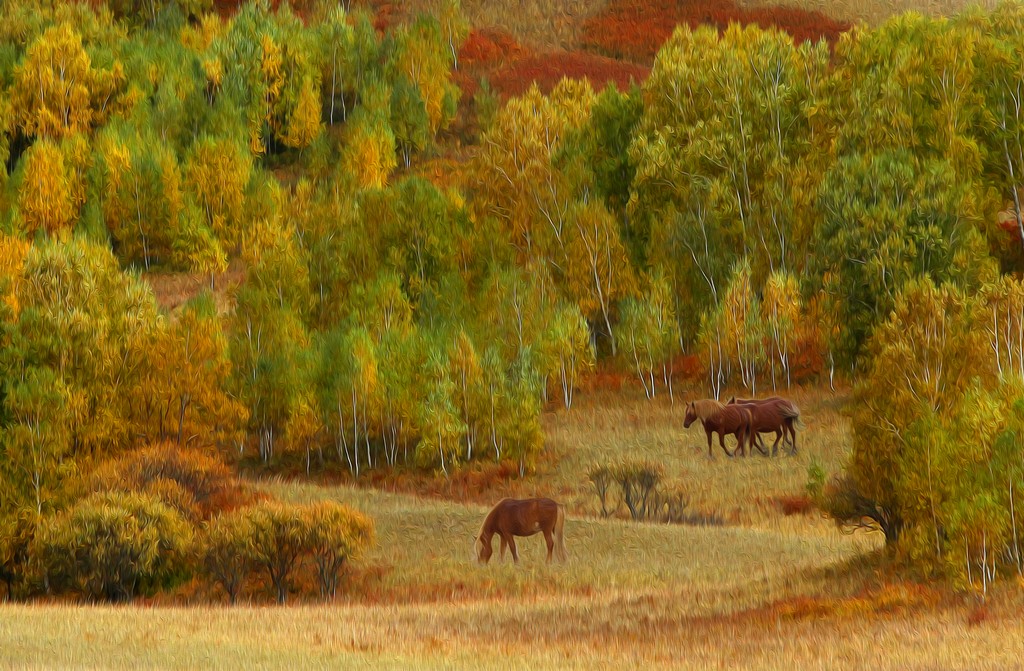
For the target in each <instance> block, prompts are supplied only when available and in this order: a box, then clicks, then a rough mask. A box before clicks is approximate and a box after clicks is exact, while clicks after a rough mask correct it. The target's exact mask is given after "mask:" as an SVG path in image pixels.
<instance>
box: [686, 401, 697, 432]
mask: <svg viewBox="0 0 1024 671" xmlns="http://www.w3.org/2000/svg"><path fill="white" fill-rule="evenodd" d="M696 419H697V411H696V410H695V409H694V407H693V401H690V402H689V403H687V404H686V417H685V418H683V428H684V429H689V428H690V425H691V424H693V422H694V420H696Z"/></svg>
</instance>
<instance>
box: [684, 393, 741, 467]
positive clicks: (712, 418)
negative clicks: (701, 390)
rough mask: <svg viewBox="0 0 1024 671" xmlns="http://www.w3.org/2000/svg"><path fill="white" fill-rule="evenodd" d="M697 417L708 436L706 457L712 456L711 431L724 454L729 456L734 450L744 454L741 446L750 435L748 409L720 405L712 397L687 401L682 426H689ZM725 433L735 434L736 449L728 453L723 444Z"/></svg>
mask: <svg viewBox="0 0 1024 671" xmlns="http://www.w3.org/2000/svg"><path fill="white" fill-rule="evenodd" d="M698 419H699V420H700V423H701V424H702V425H703V426H704V433H706V434H707V437H708V458H713V455H712V454H711V434H713V433H717V434H718V443H719V444H720V445H721V446H722V451H723V452H725V454H726V456H728V457H731V456H733V454H735V453H736V452H742V453H743V454H746V450H745V449H744V447H743V446H744V442H745V441H746V440H747V439H748V438H749V437H750V425H751V416H750V410H748V409H746V408H743V407H741V406H737V405H731V406H730V405H722V404H721V403H719V402H718V401H716V400H714V399H703V400H700V401H691V402H690V403H687V404H686V417H685V419H683V428H685V429H688V428H690V425H691V424H693V422H694V421H696V420H698ZM727 433H731V434H733V435H734V436H736V441H737V444H736V450H735V451H734V452H733V453H730V452H729V449H728V448H727V447H726V446H725V434H727Z"/></svg>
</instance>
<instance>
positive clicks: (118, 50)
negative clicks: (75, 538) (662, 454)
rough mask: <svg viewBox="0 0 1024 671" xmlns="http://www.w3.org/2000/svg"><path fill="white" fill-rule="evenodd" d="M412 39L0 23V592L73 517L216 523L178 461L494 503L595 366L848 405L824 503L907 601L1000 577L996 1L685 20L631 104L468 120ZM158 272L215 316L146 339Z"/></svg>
mask: <svg viewBox="0 0 1024 671" xmlns="http://www.w3.org/2000/svg"><path fill="white" fill-rule="evenodd" d="M345 4H346V5H347V3H345ZM435 5H436V6H435V7H434V11H433V12H432V13H429V14H423V15H420V16H418V17H414V18H411V19H409V20H407V21H400V22H396V23H394V24H392V25H388V26H385V27H381V26H379V25H378V24H376V23H375V17H374V16H373V15H371V14H370V13H368V12H367V11H365V10H364V9H360V7H359V6H358V5H357V6H354V7H343V6H342V5H340V4H339V3H336V2H327V1H324V2H316V1H315V0H309V1H305V2H298V3H296V4H295V5H294V6H292V7H289V6H288V5H287V4H285V3H282V4H281V5H280V6H277V5H276V4H275V5H274V6H271V5H270V4H268V3H267V2H266V1H265V0H264V1H262V2H250V3H247V4H244V5H243V6H241V7H239V8H238V9H237V11H234V12H230V13H225V14H221V13H217V12H215V11H213V8H212V7H211V6H210V3H209V2H204V0H148V1H147V2H131V1H127V0H108V1H107V2H91V3H64V2H56V1H53V2H51V1H48V0H17V1H12V2H7V3H4V5H3V8H2V9H0V89H2V95H0V294H2V296H3V300H2V301H0V375H2V378H0V379H2V386H0V424H2V425H3V440H2V444H0V529H3V530H5V531H4V533H3V534H2V537H0V560H2V565H3V576H2V577H4V578H5V579H6V580H7V581H8V584H10V583H12V582H18V581H21V582H22V583H23V584H22V585H21V587H20V588H19V589H21V590H23V593H28V592H32V591H33V590H39V589H42V588H41V587H40V585H43V584H45V588H46V589H48V590H49V589H51V587H54V585H50V584H49V583H47V581H46V580H45V576H47V575H49V576H55V575H58V574H61V575H65V576H66V575H70V574H72V573H73V572H74V571H73V570H72V569H71V568H68V567H66V566H64V564H62V562H65V561H67V560H66V559H65V555H66V554H67V553H66V552H65V550H64V549H66V548H67V544H68V543H69V542H71V541H69V540H68V537H67V535H68V534H71V533H74V532H75V530H82V529H88V528H89V524H88V523H87V522H85V521H83V520H94V521H95V522H96V523H97V524H99V523H101V522H102V523H107V522H109V521H110V520H109V519H108V518H109V517H110V516H114V517H117V516H118V515H120V517H118V520H120V521H119V522H118V523H119V524H120V523H125V524H127V523H128V521H130V520H132V519H135V520H137V519H138V518H139V516H140V515H141V516H148V518H147V519H149V518H151V519H153V520H157V521H156V522H154V523H153V525H152V526H153V528H157V529H166V530H167V531H166V534H164V532H159V533H157V535H158V536H160V537H161V538H164V537H165V536H166V537H175V538H178V537H181V536H182V534H184V532H179V531H175V530H174V529H175V528H177V527H185V526H189V525H190V524H191V526H193V527H194V528H196V529H200V528H202V529H206V528H207V527H203V526H202V525H200V522H202V521H203V520H211V519H221V518H215V515H216V513H217V512H218V511H219V510H222V509H223V510H229V509H235V508H237V509H239V510H246V508H238V506H240V505H241V502H242V499H243V498H244V496H243V494H240V493H236V494H230V495H229V494H227V493H225V492H229V491H233V490H232V489H231V488H232V487H234V486H235V485H228V484H224V483H225V482H228V481H229V480H230V479H231V477H232V476H231V475H230V474H229V473H226V472H221V471H220V470H218V469H219V466H218V465H217V464H212V463H208V460H209V459H214V461H217V462H218V463H219V460H222V459H228V460H230V461H238V460H239V459H242V460H248V461H249V462H251V463H257V464H265V465H266V467H267V468H273V467H274V465H275V464H277V463H280V462H281V461H282V460H290V463H296V462H298V461H301V463H303V464H304V468H305V469H306V471H307V472H309V471H310V470H322V469H324V468H333V469H337V470H344V471H345V472H348V473H350V474H351V477H353V478H359V477H360V476H361V475H362V474H364V473H365V472H366V471H368V470H374V469H378V470H379V469H395V468H409V469H421V470H424V471H430V472H435V473H438V474H440V475H447V474H449V473H451V472H452V471H453V469H458V468H460V467H461V466H463V465H465V464H467V463H470V462H474V461H490V462H501V461H509V462H510V463H512V464H514V465H515V467H516V468H517V470H518V472H519V474H520V475H523V476H525V475H526V474H527V473H528V472H529V471H530V469H531V468H532V467H533V465H534V463H535V460H536V459H537V456H538V454H539V453H540V451H541V450H542V448H543V435H542V432H541V427H540V422H539V417H540V414H541V411H542V408H543V407H545V404H547V405H553V404H558V405H564V406H565V407H566V408H569V407H571V405H572V401H573V392H574V389H576V388H578V387H579V384H580V382H581V380H582V379H584V378H585V377H586V376H587V375H588V374H589V373H590V372H591V371H592V370H594V368H595V366H601V367H607V368H617V369H619V370H623V371H629V373H630V375H632V376H633V377H634V378H635V379H636V381H637V382H638V383H639V385H641V386H642V389H643V391H644V392H645V393H646V394H647V395H648V396H650V397H654V396H656V395H658V394H673V393H674V391H673V388H672V383H673V379H674V378H678V377H679V375H680V374H681V373H685V374H687V375H689V376H691V377H692V378H694V379H695V380H696V382H697V384H699V385H701V386H702V387H703V388H704V389H705V390H706V394H707V395H708V396H714V397H718V396H719V395H721V394H723V393H724V391H725V390H726V389H740V388H742V389H745V390H747V391H748V392H750V393H754V394H757V393H761V392H764V391H766V390H775V389H784V388H786V387H789V386H790V385H793V384H798V383H801V382H806V383H812V384H822V385H827V384H832V383H835V382H836V380H837V378H841V379H843V380H845V381H848V382H852V383H854V385H855V390H854V400H853V403H852V406H853V407H852V410H851V417H852V422H853V428H854V446H853V452H852V454H851V456H850V461H849V464H848V466H847V468H846V470H845V472H843V473H840V474H835V475H832V474H825V473H821V472H815V473H812V483H811V484H812V490H813V491H814V493H815V495H816V496H817V497H818V499H819V500H820V501H821V505H823V506H825V507H826V508H827V509H828V510H830V511H831V513H832V514H833V515H834V516H835V518H836V519H837V521H838V522H840V523H843V524H849V525H869V526H872V527H877V528H880V529H882V530H883V531H884V532H885V535H886V539H887V541H888V542H889V544H890V546H891V547H892V549H893V550H894V552H896V553H897V554H898V555H899V556H900V557H902V558H904V559H905V560H906V561H907V563H908V564H911V565H913V566H916V567H918V568H920V569H921V570H923V571H925V572H926V573H935V574H945V575H949V576H951V577H952V578H953V579H954V580H960V581H964V580H970V581H972V582H973V580H974V579H975V578H974V576H975V575H981V576H983V578H985V579H991V576H994V575H995V574H996V573H997V572H999V571H1016V572H1020V571H1022V570H1024V569H1022V561H1024V558H1022V556H1021V552H1020V549H1019V544H1018V535H1019V534H1022V533H1024V523H1022V522H1021V521H1020V520H1019V519H1018V517H1019V515H1018V510H1019V509H1020V507H1021V505H1022V504H1024V497H1022V495H1021V494H1020V489H1021V488H1022V487H1024V444H1022V442H1021V431H1022V427H1024V283H1022V281H1021V279H1020V274H1019V273H1020V271H1021V270H1022V269H1024V254H1022V252H1024V220H1022V207H1021V203H1020V199H1021V185H1020V182H1021V180H1022V179H1024V110H1022V103H1024V6H1021V5H1019V4H1015V3H1010V4H1005V5H1002V6H1000V7H999V8H998V9H996V10H995V11H994V12H992V13H984V12H981V11H971V12H966V13H964V14H962V15H960V16H958V17H956V18H953V19H930V18H924V17H922V16H919V15H915V14H906V15H903V16H900V17H896V18H893V19H891V20H889V21H888V22H886V23H884V24H883V25H881V26H879V27H877V28H867V27H864V26H860V27H855V28H853V29H851V30H850V31H849V32H847V33H845V34H843V35H842V36H841V37H840V38H839V39H838V40H837V41H836V42H835V43H829V42H826V41H819V42H816V43H815V42H811V41H801V42H797V41H795V40H794V38H793V37H792V36H790V35H789V34H786V33H784V32H781V31H779V30H776V29H770V28H769V29H764V28H760V27H757V26H740V25H737V24H732V25H730V26H729V27H728V28H726V29H724V30H717V29H715V28H711V27H700V28H688V27H685V26H684V27H680V28H678V29H677V30H676V31H675V32H674V34H673V35H672V36H671V37H670V38H669V39H668V41H667V42H666V43H665V44H664V45H663V46H662V48H661V49H660V51H659V52H658V53H657V55H656V57H655V60H654V64H653V68H652V69H651V71H650V74H649V76H648V77H647V79H646V80H645V81H643V82H642V83H641V82H636V85H635V86H633V87H630V88H628V89H627V90H619V89H618V88H616V87H615V86H608V87H606V88H603V89H601V88H600V85H603V82H596V83H591V82H588V81H586V80H573V79H566V80H563V81H562V82H560V83H558V84H557V85H556V86H554V87H553V88H552V89H551V90H542V89H541V88H539V87H537V86H534V87H531V88H529V89H528V90H527V91H526V92H525V93H524V94H522V95H521V96H517V97H512V98H509V99H502V98H501V97H500V96H498V95H497V94H495V93H494V92H493V91H491V89H490V88H489V87H487V86H486V84H485V85H482V86H478V87H476V88H477V91H476V93H475V94H474V95H473V96H472V98H471V99H470V98H465V97H464V96H463V95H462V93H461V92H460V89H459V87H458V86H457V85H456V83H455V82H456V74H457V73H458V72H459V70H458V69H459V66H460V63H459V54H460V45H461V44H462V42H463V40H465V38H466V36H467V35H468V33H469V26H468V23H467V22H466V20H465V18H464V17H463V14H462V11H461V9H460V7H459V4H458V0H438V2H436V3H435ZM595 85H597V87H598V88H597V89H595ZM453 164H457V166H458V167H452V166H453ZM229 268H233V269H236V270H237V271H238V272H240V273H241V274H242V275H243V276H244V279H243V281H242V282H241V283H240V285H239V286H237V287H236V288H233V289H232V290H231V291H230V292H229V296H228V297H227V300H226V301H224V300H222V299H221V298H219V297H220V296H222V295H223V289H224V287H223V286H222V285H220V286H219V285H218V282H221V283H222V282H224V281H225V280H224V277H225V274H224V273H225V271H227V270H228V269H229ZM156 272H159V273H171V272H180V273H190V274H193V275H198V276H202V277H203V278H204V279H203V282H204V283H208V284H209V289H208V290H205V291H203V292H201V293H200V294H199V295H198V296H196V297H195V298H192V299H191V300H189V301H188V302H187V303H185V304H184V305H182V306H180V307H178V308H176V309H174V310H169V309H167V308H165V307H161V306H160V305H159V304H158V302H157V300H156V297H155V295H154V292H153V290H152V288H151V285H150V283H149V282H148V281H147V278H148V277H149V276H150V275H152V274H153V273H156ZM695 362H696V363H695ZM154 446H155V447H154ZM182 455H184V456H182ZM186 461H191V464H190V465H188V464H186V465H183V464H182V463H181V462H186ZM172 462H173V463H172ZM140 464H141V465H140ZM153 464H160V466H159V467H157V466H153ZM169 464H170V465H169ZM175 468H177V469H178V471H180V472H182V473H184V472H186V471H187V472H190V473H193V471H189V469H190V468H192V469H195V470H194V473H193V475H194V474H195V473H200V472H201V473H203V474H205V475H204V476H203V477H202V478H198V477H197V478H195V479H196V481H198V480H202V481H203V482H204V483H206V484H209V483H210V482H217V483H219V484H217V486H216V487H206V488H205V489H203V487H204V486H205V485H203V486H200V485H196V484H195V483H194V482H193V483H191V484H188V483H184V482H183V480H185V479H187V478H185V477H184V476H181V477H178V478H177V479H175V478H174V477H171V476H170V475H168V473H169V472H170V471H171V470H174V469H175ZM161 469H163V470H161ZM129 472H132V473H136V476H135V477H134V478H130V477H128V476H126V475H125V473H129ZM211 474H213V475H211ZM204 478H205V479H204ZM172 480H173V482H171V481H172ZM190 482H191V481H190ZM131 483H135V485H132V484H131ZM136 485H137V486H136ZM193 485H194V486H193ZM133 487H134V488H133ZM190 487H191V488H190ZM200 490H202V491H201V492H200ZM200 493H201V494H202V496H200ZM261 505H264V506H269V508H268V509H272V510H270V512H267V511H266V510H262V509H261V510H260V511H259V513H260V515H261V516H262V517H261V516H260V515H256V514H255V513H253V516H252V517H253V519H248V518H247V519H246V520H245V524H249V525H253V524H257V522H259V521H260V520H263V521H264V522H266V524H267V525H269V526H273V525H272V524H271V522H268V521H267V520H271V521H273V520H274V519H278V518H281V519H284V518H285V517H288V515H287V514H286V513H285V512H282V510H283V509H282V510H277V509H273V506H272V505H271V504H261ZM112 511H113V512H112ZM275 511H276V512H275ZM314 512H315V513H316V514H320V515H326V514H327V513H324V512H323V511H314ZM314 512H310V511H302V515H305V516H307V517H308V516H309V515H313V514H314ZM334 512H337V511H334ZM371 512H372V511H371ZM332 514H334V513H332ZM338 514H339V515H340V517H343V518H344V520H343V522H344V523H345V524H349V525H350V528H349V531H350V532H351V533H349V532H346V533H344V534H341V535H343V536H345V542H346V543H347V542H349V541H350V540H351V537H358V538H359V539H361V540H360V541H359V542H360V543H362V542H363V540H365V538H368V537H369V536H370V535H371V532H370V531H368V530H367V529H368V522H366V521H365V520H363V519H362V518H358V516H357V515H356V514H355V513H352V514H351V515H349V516H346V515H342V514H341V513H338ZM274 515H277V516H278V517H274ZM295 515H298V517H296V516H293V517H292V518H288V520H290V521H288V520H285V522H287V523H288V524H292V523H294V524H298V522H296V520H297V519H299V517H301V515H299V514H298V513H296V514H295ZM257 518H258V519H257ZM357 518H358V519H357ZM303 519H305V518H303ZM339 519H340V518H339ZM253 520H255V521H253ZM353 520H355V521H353ZM236 522H237V521H236ZM285 522H282V524H284V523H285ZM227 524H228V523H227V522H224V525H227ZM235 524H236V526H237V527H239V528H242V527H244V524H243V523H242V522H237V523H235ZM257 526H258V525H257ZM269 526H268V528H269ZM245 528H247V529H250V531H249V532H245V533H250V532H251V529H252V528H254V527H251V526H250V527H245ZM275 528H276V527H275ZM347 528H348V527H347ZM352 529H355V531H352ZM82 533H85V532H82ZM126 533H127V532H126ZM189 533H191V532H189ZM196 533H197V534H199V535H202V533H206V532H199V531H197V532H196ZM237 533H243V532H238V531H237V529H236V535H237ZM161 534H163V535H161ZM230 535H231V534H227V535H226V536H225V538H227V537H229V536H230ZM211 537H212V536H211ZM236 540H237V539H236ZM161 542H163V541H162V540H161ZM211 542H212V541H211ZM353 542H354V541H353ZM62 543H64V545H62ZM72 545H73V543H72ZM211 547H212V546H211ZM62 548H64V549H62ZM221 549H222V550H223V547H221ZM227 552H228V554H230V550H228V551H227ZM296 552H298V550H297V551H296ZM310 552H311V553H313V554H311V555H310V556H313V555H314V554H315V552H313V551H312V550H310ZM172 554H173V553H172ZM214 555H215V553H213V550H210V553H208V557H212V558H214V559H215V558H216V557H215V556H214ZM316 556H318V557H319V556H321V555H316ZM154 561H156V560H154ZM211 561H212V560H211ZM266 564H267V566H268V568H267V570H268V571H269V572H270V575H271V576H273V575H274V569H273V568H272V567H271V566H270V565H271V564H272V562H271V561H270V560H267V561H266ZM180 570H181V569H176V570H172V569H170V568H167V567H163V568H161V567H157V568H154V569H153V575H162V576H165V578H166V580H171V578H173V576H174V575H177V574H178V573H180ZM176 571H177V572H178V573H176ZM328 573H330V572H328ZM165 574H166V575H165ZM325 575H327V574H325ZM39 576H44V578H40V577H39ZM149 580H151V581H155V582H152V585H150V586H151V587H153V586H159V585H158V583H159V582H160V581H159V580H156V579H155V578H152V577H151V578H149ZM325 580H326V578H325ZM276 582H277V581H276V580H275V584H276ZM146 584H148V583H146V581H145V580H142V582H140V583H138V585H137V586H136V587H135V588H133V590H134V589H138V590H143V591H144V590H145V589H146V587H145V585H146ZM78 588H79V589H81V590H84V591H86V592H88V593H90V594H93V595H94V596H106V597H108V598H124V597H130V596H131V594H132V593H134V591H131V592H129V593H124V592H123V591H118V590H119V589H120V588H119V587H116V586H115V587H111V586H110V585H109V584H108V583H102V581H101V584H99V586H96V585H91V586H83V585H79V586H78ZM225 588H226V589H227V587H225ZM322 589H323V590H324V591H330V590H331V584H330V583H329V581H328V582H325V583H324V584H323V585H322ZM281 598H282V600H283V598H284V595H283V594H282V595H281Z"/></svg>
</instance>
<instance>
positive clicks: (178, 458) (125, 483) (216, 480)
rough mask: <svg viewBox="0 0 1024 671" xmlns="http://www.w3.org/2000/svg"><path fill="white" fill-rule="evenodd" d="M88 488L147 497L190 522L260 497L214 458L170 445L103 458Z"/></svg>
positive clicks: (157, 445) (159, 444) (196, 451)
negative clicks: (164, 504)
mask: <svg viewBox="0 0 1024 671" xmlns="http://www.w3.org/2000/svg"><path fill="white" fill-rule="evenodd" d="M89 488H90V489H92V490H93V491H101V492H102V491H123V492H139V493H142V494H148V495H150V496H154V497H156V498H157V499H159V500H161V501H162V502H164V503H166V504H167V505H169V506H171V507H173V508H175V509H176V510H178V511H179V512H180V513H182V514H183V515H185V516H186V517H188V518H190V519H193V520H199V519H209V518H211V517H213V515H215V514H216V513H219V512H226V511H230V510H233V509H235V508H238V507H240V506H242V505H245V504H248V503H250V502H252V501H253V500H255V499H256V498H258V497H254V496H253V495H252V494H250V493H249V492H247V491H246V490H245V488H244V487H243V485H242V483H241V482H240V481H239V480H238V478H237V477H235V475H234V474H233V473H232V472H231V469H229V468H228V467H227V466H226V465H225V464H224V463H223V462H222V461H221V460H220V459H219V458H217V457H216V456H214V455H212V454H207V453H206V452H202V451H199V450H195V449H191V448H183V447H179V446H177V445H175V444H173V443H158V444H155V445H151V446H149V447H144V448H142V449H139V450H135V451H134V452H128V453H126V454H123V455H121V456H119V457H115V458H112V459H109V460H107V461H106V462H104V463H102V464H100V466H99V467H97V468H96V470H95V471H94V472H93V474H92V476H91V478H90V479H89Z"/></svg>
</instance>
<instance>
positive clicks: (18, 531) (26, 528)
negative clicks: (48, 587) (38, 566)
mask: <svg viewBox="0 0 1024 671" xmlns="http://www.w3.org/2000/svg"><path fill="white" fill-rule="evenodd" d="M37 521H38V518H37V517H36V513H35V511H34V510H22V511H19V512H18V513H17V514H16V515H12V516H11V517H9V518H6V519H4V520H0V580H2V581H3V582H4V583H5V584H6V585H7V591H6V598H7V599H13V598H14V597H15V596H16V591H15V590H16V589H18V588H21V587H23V586H24V585H25V583H26V578H27V574H28V568H29V562H28V560H29V549H30V548H31V546H32V539H33V538H34V537H35V535H36V529H37Z"/></svg>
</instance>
